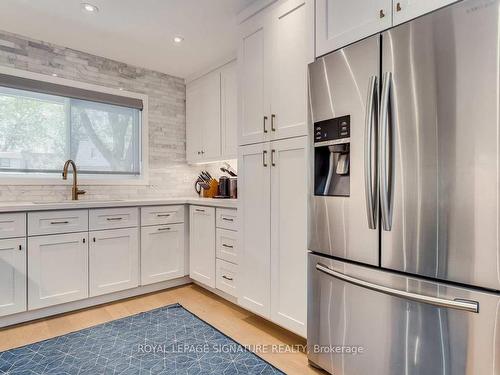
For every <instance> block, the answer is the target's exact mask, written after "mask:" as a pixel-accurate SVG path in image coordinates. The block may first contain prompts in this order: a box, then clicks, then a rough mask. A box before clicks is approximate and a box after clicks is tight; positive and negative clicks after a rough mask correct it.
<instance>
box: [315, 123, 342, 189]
mask: <svg viewBox="0 0 500 375" xmlns="http://www.w3.org/2000/svg"><path fill="white" fill-rule="evenodd" d="M350 127H351V117H350V116H342V117H336V118H332V119H328V120H324V121H318V122H316V123H314V195H323V196H341V197H348V196H349V194H350V178H349V173H350V172H349V168H350V165H349V164H350V162H349V153H350V135H351V128H350Z"/></svg>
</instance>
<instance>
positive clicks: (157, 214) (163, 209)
mask: <svg viewBox="0 0 500 375" xmlns="http://www.w3.org/2000/svg"><path fill="white" fill-rule="evenodd" d="M183 222H184V206H183V205H179V206H151V207H141V225H142V226H146V225H162V224H173V223H183Z"/></svg>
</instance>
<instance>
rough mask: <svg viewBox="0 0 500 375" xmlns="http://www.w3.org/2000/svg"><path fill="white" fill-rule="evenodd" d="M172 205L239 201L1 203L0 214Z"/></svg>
mask: <svg viewBox="0 0 500 375" xmlns="http://www.w3.org/2000/svg"><path fill="white" fill-rule="evenodd" d="M170 204H195V205H200V206H211V207H223V208H237V205H238V200H237V199H213V198H165V199H161V198H153V199H117V200H112V199H110V200H85V199H82V200H78V201H71V200H68V201H63V202H0V212H20V211H47V210H67V209H84V208H101V207H131V206H156V205H170Z"/></svg>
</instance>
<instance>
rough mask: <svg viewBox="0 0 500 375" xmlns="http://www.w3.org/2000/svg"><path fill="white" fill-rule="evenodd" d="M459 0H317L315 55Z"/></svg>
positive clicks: (320, 54) (330, 50) (343, 45)
mask: <svg viewBox="0 0 500 375" xmlns="http://www.w3.org/2000/svg"><path fill="white" fill-rule="evenodd" d="M456 1H457V0H370V1H366V0H316V56H322V55H324V54H326V53H329V52H332V51H334V50H336V49H339V48H342V47H345V46H346V45H348V44H351V43H354V42H356V41H358V40H361V39H363V38H366V37H368V36H370V35H373V34H376V33H378V32H380V31H383V30H386V29H389V28H391V27H392V26H396V25H399V24H401V23H403V22H406V21H409V20H411V19H414V18H416V17H419V16H421V15H424V14H426V13H429V12H432V11H434V10H436V9H439V8H441V7H444V6H446V5H449V4H451V3H454V2H456Z"/></svg>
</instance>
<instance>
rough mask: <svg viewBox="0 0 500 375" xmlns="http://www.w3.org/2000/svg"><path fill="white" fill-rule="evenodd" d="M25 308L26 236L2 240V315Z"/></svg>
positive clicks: (0, 253) (0, 256)
mask: <svg viewBox="0 0 500 375" xmlns="http://www.w3.org/2000/svg"><path fill="white" fill-rule="evenodd" d="M24 230H25V231H26V228H25V229H24ZM25 310H26V238H13V239H7V240H0V316H4V315H10V314H15V313H18V312H21V311H25Z"/></svg>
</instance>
